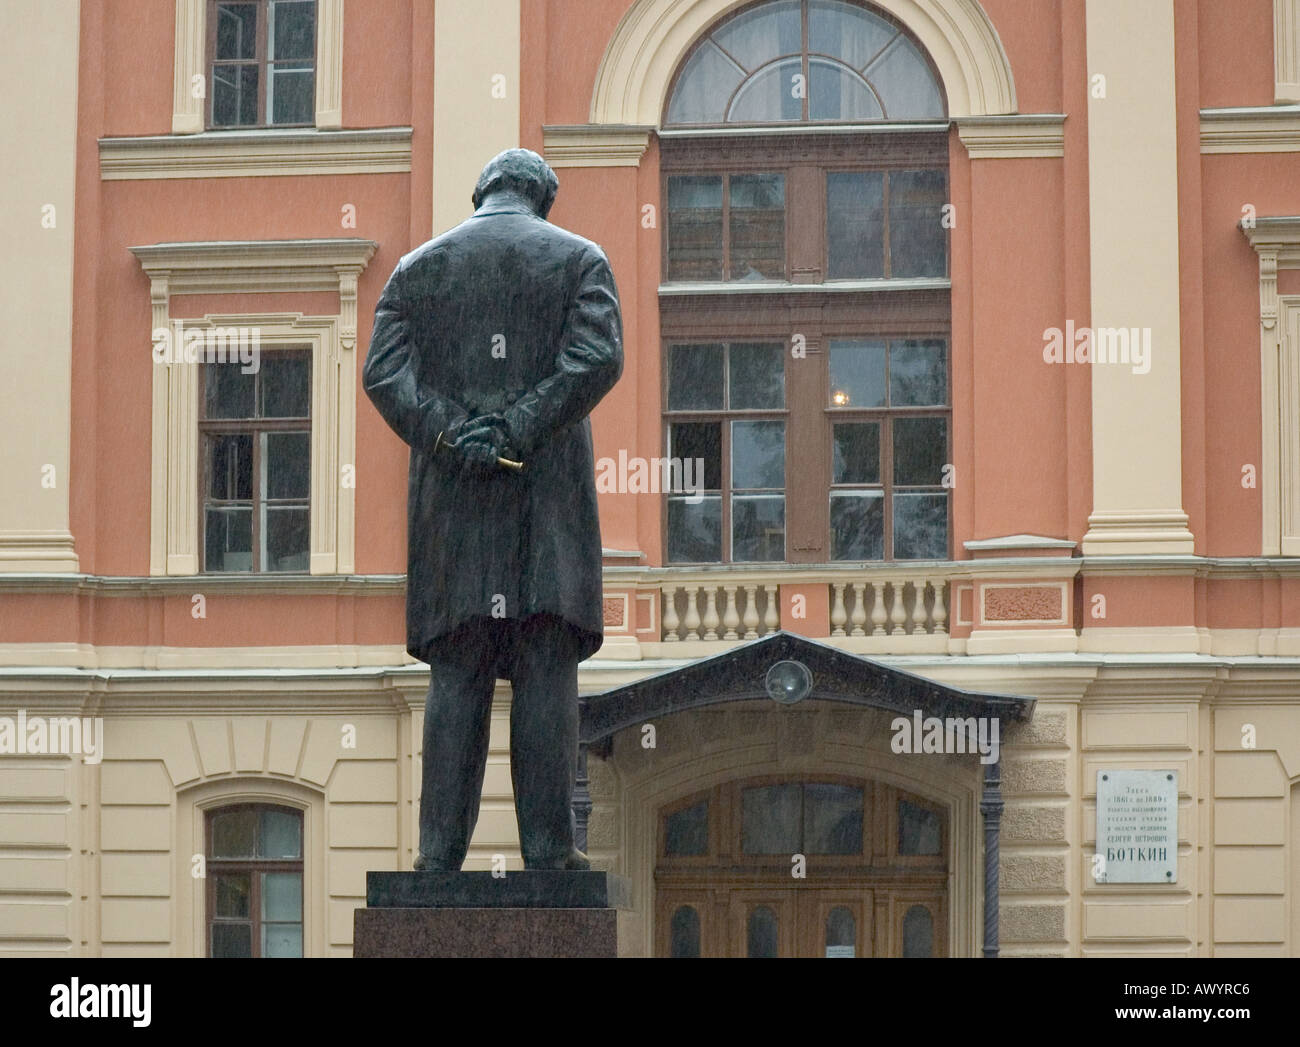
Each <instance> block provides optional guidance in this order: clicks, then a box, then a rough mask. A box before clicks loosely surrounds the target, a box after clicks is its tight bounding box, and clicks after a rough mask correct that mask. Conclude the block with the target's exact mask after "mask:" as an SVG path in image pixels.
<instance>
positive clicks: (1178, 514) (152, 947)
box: [0, 0, 1300, 956]
mask: <svg viewBox="0 0 1300 1047" xmlns="http://www.w3.org/2000/svg"><path fill="white" fill-rule="evenodd" d="M10 6H11V11H10V12H9V13H10V18H9V19H8V20H7V21H8V23H9V25H8V31H7V32H6V34H5V37H4V39H3V41H0V50H2V51H3V55H4V58H5V61H4V63H3V64H2V65H0V68H3V69H4V70H5V71H4V73H3V74H2V75H3V76H4V77H5V78H6V80H7V82H8V85H9V88H10V90H9V92H8V94H9V96H10V97H11V98H17V99H21V100H22V103H23V104H20V105H9V106H6V107H5V111H4V114H3V116H0V127H3V139H4V154H5V157H6V167H5V176H4V178H5V187H6V190H7V191H6V193H5V201H6V207H7V208H9V209H10V211H11V215H10V220H9V221H8V222H7V223H6V227H7V228H8V229H9V230H10V231H11V234H12V238H13V240H12V243H13V249H12V254H11V258H12V259H13V263H12V264H11V266H10V269H9V271H8V273H7V278H6V279H5V280H4V281H3V284H2V285H0V288H2V289H0V294H3V295H4V297H5V314H6V315H7V316H8V317H9V318H10V328H9V333H8V335H7V337H6V340H5V359H6V362H7V363H8V365H9V380H8V381H7V382H5V383H3V385H2V386H0V405H2V409H0V427H2V428H0V433H2V435H3V439H4V443H5V453H4V455H3V456H0V477H2V478H3V481H4V483H3V489H4V490H5V491H7V492H8V495H9V496H8V497H7V498H5V499H3V500H2V501H0V954H4V955H25V956H47V955H90V956H125V955H141V956H208V955H253V956H270V955H307V956H347V955H350V952H351V943H352V925H353V912H354V910H355V909H356V908H357V907H358V906H359V905H362V904H364V898H365V874H366V872H367V871H368V870H377V869H406V868H409V867H410V863H411V861H412V858H413V856H414V847H415V844H416V841H417V831H416V827H417V821H416V819H417V812H418V800H419V783H420V758H421V754H420V739H421V733H422V719H423V697H424V692H425V689H426V687H427V683H428V670H427V667H426V666H423V665H421V664H419V663H416V662H414V661H413V660H412V659H410V658H409V657H408V656H407V655H406V654H405V652H404V650H403V637H404V633H405V630H404V620H403V611H404V579H403V576H402V571H403V570H404V568H405V563H406V556H405V549H406V541H407V535H406V494H405V492H406V470H407V454H406V448H405V447H404V446H403V445H402V444H401V443H400V441H398V439H397V438H396V437H395V436H394V435H393V433H392V432H390V431H389V430H388V429H387V427H386V426H385V425H384V423H383V422H382V420H381V419H380V418H379V416H378V414H377V413H376V412H375V411H374V410H373V408H372V407H371V405H370V404H369V402H368V401H367V400H366V398H365V396H364V394H363V393H362V391H361V389H360V385H359V381H358V372H359V368H360V364H361V360H362V359H363V357H364V354H365V348H366V345H367V342H368V339H369V335H370V328H371V323H372V319H373V315H374V308H375V303H376V301H377V300H378V297H379V293H380V290H381V288H382V287H383V284H384V282H385V280H386V279H387V277H388V275H389V274H390V273H391V272H392V270H393V268H394V267H395V266H396V264H397V262H398V260H399V259H400V258H401V257H402V256H403V255H404V254H405V253H407V252H408V251H410V250H412V249H413V248H415V247H416V246H418V245H419V244H421V243H423V242H424V241H425V240H427V239H428V238H429V237H430V236H432V235H435V234H437V233H439V232H442V231H444V230H446V229H448V228H450V227H452V226H453V225H455V224H456V223H457V222H459V221H461V220H463V219H464V218H466V217H467V216H468V215H469V213H470V212H471V205H470V194H471V190H472V188H473V184H474V181H475V179H476V177H477V175H478V173H479V171H480V169H481V168H482V166H483V164H484V163H485V162H486V161H487V160H488V159H489V158H490V157H491V156H493V155H494V154H495V153H497V152H498V151H500V150H502V149H505V148H509V147H513V146H525V147H528V148H531V149H534V150H536V151H538V152H539V153H542V154H543V155H544V156H546V158H547V159H548V161H549V162H550V163H551V165H552V166H553V167H554V168H555V169H556V171H557V173H558V175H559V178H560V191H559V196H558V199H557V202H556V205H555V208H554V211H553V212H552V214H551V220H552V221H554V222H556V223H557V224H559V225H562V226H565V227H566V228H570V229H572V230H574V231H576V232H578V233H580V234H582V235H584V236H587V237H589V238H591V239H593V240H595V241H596V242H598V243H599V244H601V245H602V246H603V247H604V249H605V250H606V252H607V254H608V255H609V258H610V260H611V263H612V266H613V270H614V273H615V276H616V278H617V281H618V285H619V289H620V295H621V301H622V309H623V322H624V338H625V354H626V367H625V370H624V375H623V378H622V379H621V381H620V382H619V384H618V385H617V386H616V387H615V389H614V390H613V392H612V393H610V395H609V396H608V397H607V398H606V399H605V400H604V401H603V402H602V403H601V405H600V406H599V407H598V408H597V410H596V412H595V414H594V415H593V419H592V423H593V432H594V439H595V446H596V455H597V463H596V469H597V487H598V490H599V491H600V496H599V497H600V512H601V527H602V539H603V545H604V547H605V578H604V615H605V643H604V646H603V647H602V648H601V650H600V651H599V652H598V653H597V655H596V656H595V657H593V658H592V659H590V660H589V661H587V662H585V663H584V664H583V666H582V669H581V672H580V687H581V690H582V692H583V694H584V695H585V696H588V702H587V708H586V710H585V712H584V732H585V733H584V738H585V740H586V741H587V743H588V744H587V746H586V747H585V749H584V761H585V763H584V770H583V773H582V778H581V782H580V788H579V796H578V797H577V798H576V800H577V805H578V807H579V810H580V817H581V821H582V823H583V831H584V833H585V835H586V842H587V847H588V849H589V853H590V854H591V855H592V858H593V860H594V861H595V862H596V863H597V864H598V865H599V866H600V867H603V868H610V869H614V870H617V871H619V872H622V873H624V874H625V875H627V876H628V877H629V878H630V880H631V884H632V892H633V903H634V907H633V909H632V910H630V911H629V912H627V913H625V914H624V916H623V917H622V922H621V938H622V941H621V949H622V951H624V952H625V953H627V954H628V955H692V954H702V955H747V954H752V955H768V954H781V955H787V954H788V955H818V956H823V955H838V956H844V955H858V956H860V955H891V956H904V955H908V956H911V955H930V954H934V955H947V956H976V955H980V954H981V951H982V950H983V949H984V948H985V946H986V944H987V942H988V941H989V938H988V930H989V928H988V926H987V925H988V923H989V918H990V917H992V916H994V915H996V919H993V920H992V921H991V922H992V925H993V930H994V939H993V940H995V941H997V942H998V944H999V946H1000V950H1001V954H1002V955H1044V956H1047V955H1050V956H1100V955H1135V954H1140V955H1146V956H1169V955H1179V956H1186V955H1194V956H1241V955H1261V956H1280V955H1296V954H1297V953H1300V792H1297V789H1298V788H1300V0H1240V2H1234V3H1232V4H1222V3H1217V2H1214V0H871V2H866V0H862V2H859V0H745V2H736V0H582V2H578V0H475V2H473V3H471V2H468V0H465V2H461V0H366V2H361V0H131V2H130V3H111V4H110V3H107V2H104V0H80V2H77V0H44V2H40V0H20V2H17V3H14V4H11V5H10ZM765 642H766V643H769V644H772V645H775V644H782V645H785V646H783V647H782V648H781V649H782V650H786V651H787V653H789V652H791V651H793V652H795V653H794V654H793V655H791V656H790V657H789V658H787V659H786V660H793V661H797V662H802V663H804V664H811V665H812V670H813V677H814V678H815V679H814V683H813V687H812V691H811V694H810V696H809V697H808V698H807V700H806V701H801V702H797V703H795V704H785V703H782V702H779V701H775V702H774V701H772V700H770V699H769V698H767V697H764V696H763V695H762V694H761V693H758V692H755V690H754V688H753V687H748V688H747V687H739V688H734V687H733V688H731V689H730V690H728V689H726V688H725V687H724V686H723V682H724V678H726V677H727V676H728V674H731V675H733V676H734V675H735V674H736V673H737V672H740V670H741V668H744V671H746V672H750V673H751V675H752V674H753V673H754V672H757V671H758V669H759V668H761V666H759V665H758V663H757V662H755V661H754V658H755V657H757V655H754V654H753V653H752V652H755V651H760V650H763V651H766V650H769V649H770V650H773V651H774V650H776V649H777V648H776V647H775V646H772V647H770V648H763V647H762V645H763V644H764V643H765ZM746 645H749V646H746ZM747 652H751V653H747ZM819 674H820V675H819ZM836 674H839V675H838V676H837V675H836ZM840 677H842V679H843V681H847V682H843V684H842V686H839V685H837V686H838V690H837V689H836V687H832V686H830V685H829V684H828V682H827V681H828V679H830V678H836V679H838V678H840ZM854 681H856V682H854ZM863 681H869V682H870V684H871V685H870V687H867V686H866V684H865V683H864V682H863ZM499 686H500V689H499V691H498V695H497V705H496V706H495V707H494V714H493V736H492V755H491V757H490V760H489V766H488V773H487V780H486V783H485V786H484V798H483V805H482V813H481V815H480V820H479V825H478V829H477V831H476V833H475V837H474V840H473V844H472V847H471V854H470V859H469V861H468V863H467V866H466V867H467V868H474V869H489V868H494V867H501V866H504V867H505V868H507V869H517V868H520V867H521V865H522V863H521V860H520V857H519V854H518V849H517V838H516V831H515V822H514V812H513V803H512V800H511V789H510V779H509V759H508V736H507V730H508V721H509V688H508V686H507V685H505V684H501V685H499ZM864 688H865V689H864ZM916 694H923V695H929V696H931V697H925V698H917V699H915V701H914V700H913V698H912V697H911V696H913V695H916ZM971 694H977V695H983V696H984V698H982V699H980V700H981V701H985V702H993V701H994V698H992V697H989V696H999V695H1001V696H1017V697H1018V698H1020V699H1023V701H1022V702H1020V704H1017V705H1016V706H1015V708H1016V709H1017V710H1019V711H1020V712H1021V713H1023V715H1016V716H1008V717H1005V718H1003V719H1000V720H998V723H999V726H1000V728H1001V729H1002V734H1001V738H1000V744H1001V748H1000V759H999V760H998V761H997V762H996V763H988V762H983V761H982V759H981V756H979V755H972V754H971V753H969V752H966V753H952V752H948V753H933V752H925V751H916V752H907V751H899V745H898V738H899V732H900V728H899V726H898V724H897V717H898V716H899V715H900V714H901V713H902V711H903V710H910V709H912V708H915V709H916V710H917V711H918V715H919V714H920V713H925V712H928V711H933V710H935V709H939V708H941V707H944V705H943V703H944V702H945V701H949V700H953V701H955V700H957V699H956V698H954V696H961V695H968V696H969V695H971ZM602 696H603V697H602ZM945 696H946V697H945ZM972 701H974V699H972ZM620 703H621V704H620ZM909 703H910V704H909ZM927 703H928V704H927ZM993 707H994V706H993V705H987V706H979V708H986V709H991V708H993ZM970 708H971V709H976V706H974V705H972V706H971V707H970ZM999 708H1000V707H999ZM610 710H615V711H617V710H622V711H621V712H620V713H619V714H618V715H613V714H612V713H611V714H610V715H609V716H606V718H605V719H604V720H602V719H601V716H602V715H604V713H606V712H609V711H610ZM620 717H621V718H620ZM904 718H906V717H904ZM994 719H997V717H996V716H994ZM991 767H992V768H995V769H996V771H995V777H994V778H992V779H991V778H990V774H991V772H990V771H989V768H991ZM1142 770H1146V771H1160V772H1162V773H1164V774H1166V775H1168V776H1170V777H1168V778H1167V780H1168V781H1170V782H1173V783H1175V785H1174V786H1173V791H1174V795H1175V796H1176V808H1177V815H1176V820H1175V821H1176V824H1175V830H1176V836H1175V839H1176V848H1175V849H1176V855H1175V856H1173V857H1176V862H1173V861H1171V862H1170V865H1171V868H1170V870H1169V872H1168V876H1167V878H1166V879H1165V880H1163V881H1160V882H1144V883H1132V882H1115V880H1114V879H1113V878H1108V877H1107V876H1106V875H1104V872H1103V871H1102V870H1101V869H1100V868H1099V864H1098V861H1097V856H1098V854H1099V852H1100V851H1102V850H1105V843H1106V842H1107V841H1098V839H1097V835H1098V834H1097V831H1096V825H1097V789H1098V785H1099V782H1101V781H1102V777H1101V776H1103V775H1108V774H1110V773H1111V772H1118V771H1142ZM990 781H994V782H995V783H996V784H997V789H996V790H995V789H993V788H992V786H991V785H990ZM999 805H1000V806H999ZM999 812H1000V819H999V817H998V813H999ZM991 825H992V826H994V827H996V829H997V835H996V836H995V837H993V842H990V837H989V835H988V832H989V830H990V826H991ZM990 848H992V849H990ZM1166 857H1169V856H1166ZM799 858H802V859H803V860H804V866H803V868H799V863H798V861H797V859H799ZM990 858H991V861H987V860H986V859H990ZM993 885H996V888H997V890H996V892H995V893H994V894H992V895H990V892H989V888H990V886H993ZM990 897H993V898H996V900H997V908H996V913H994V910H992V909H991V908H990V902H989V899H990Z"/></svg>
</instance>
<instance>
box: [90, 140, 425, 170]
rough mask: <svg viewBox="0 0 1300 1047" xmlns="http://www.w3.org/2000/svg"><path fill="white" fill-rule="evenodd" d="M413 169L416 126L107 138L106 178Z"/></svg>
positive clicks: (102, 146) (102, 145)
mask: <svg viewBox="0 0 1300 1047" xmlns="http://www.w3.org/2000/svg"><path fill="white" fill-rule="evenodd" d="M410 169H411V129H410V128H409V127H380V128H367V129H364V130H353V131H320V130H317V129H316V128H311V127H308V128H291V129H285V130H274V129H271V130H256V131H205V132H203V133H201V134H190V135H150V136H148V137H144V138H101V139H100V140H99V174H100V178H102V179H103V180H104V181H110V182H111V181H123V180H132V179H151V178H249V177H266V176H275V175H339V174H392V173H400V172H405V171H410Z"/></svg>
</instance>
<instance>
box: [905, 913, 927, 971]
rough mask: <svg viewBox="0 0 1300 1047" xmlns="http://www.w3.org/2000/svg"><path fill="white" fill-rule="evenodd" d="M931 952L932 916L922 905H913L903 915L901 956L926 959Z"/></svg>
mask: <svg viewBox="0 0 1300 1047" xmlns="http://www.w3.org/2000/svg"><path fill="white" fill-rule="evenodd" d="M933 953H934V917H933V916H931V915H930V910H929V909H927V908H926V907H925V906H924V905H913V906H912V907H911V908H910V909H908V910H907V915H906V916H904V917H903V956H904V958H920V959H927V958H929V957H930V956H931V955H933Z"/></svg>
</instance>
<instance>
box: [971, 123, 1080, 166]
mask: <svg viewBox="0 0 1300 1047" xmlns="http://www.w3.org/2000/svg"><path fill="white" fill-rule="evenodd" d="M956 124H957V134H958V135H959V136H960V138H961V140H962V144H963V145H965V146H966V151H967V152H968V153H969V154H970V156H971V159H972V160H982V159H995V158H996V159H1006V158H1018V157H1035V156H1049V157H1051V156H1064V155H1065V117H1064V116H1063V115H1062V114H1060V113H1025V114H1020V115H1015V116H963V117H960V118H958V119H957V121H956Z"/></svg>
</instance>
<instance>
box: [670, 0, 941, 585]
mask: <svg viewBox="0 0 1300 1047" xmlns="http://www.w3.org/2000/svg"><path fill="white" fill-rule="evenodd" d="M891 121H892V122H894V126H892V127H889V128H877V127H874V126H869V125H872V124H874V123H886V122H891ZM899 121H905V122H906V123H907V126H900V125H899ZM780 123H787V124H792V123H802V124H804V125H805V126H804V127H802V128H798V129H796V128H791V127H784V128H773V127H771V126H767V125H771V124H780ZM833 123H839V124H841V125H843V124H845V123H854V124H858V125H860V126H857V127H846V126H839V127H830V126H825V125H829V124H833ZM738 124H739V125H748V126H744V127H738V126H736V125H738ZM664 125H665V126H664V130H663V132H662V135H661V153H660V161H661V169H662V172H663V184H662V200H663V209H664V222H663V233H662V237H663V286H662V288H661V296H660V329H661V332H662V335H663V338H664V370H665V375H666V383H665V397H664V424H665V442H666V444H667V447H668V449H669V454H670V455H671V456H685V455H688V454H689V455H698V456H699V457H701V458H703V459H704V462H705V468H704V481H705V484H704V490H703V491H702V492H701V493H697V494H696V496H695V497H686V496H685V495H684V494H683V493H682V492H681V491H678V490H676V489H674V490H672V491H671V492H670V493H669V494H668V495H667V496H666V504H665V510H666V511H665V553H666V556H665V559H666V562H668V563H717V562H735V563H740V562H780V561H787V562H795V563H808V564H814V563H829V562H835V561H839V562H846V561H849V562H852V561H862V562H865V561H872V560H876V561H881V560H884V561H888V560H929V559H940V560H942V559H947V558H948V556H949V555H951V551H950V540H951V539H950V527H949V518H950V515H951V507H950V505H949V501H950V499H949V489H950V488H951V487H952V481H953V475H952V470H951V469H950V468H949V463H950V461H951V458H952V455H951V451H950V446H951V440H952V435H951V432H950V429H951V420H952V408H951V393H950V388H949V386H950V380H949V356H950V335H951V327H952V318H951V304H950V296H949V287H948V273H949V265H948V253H949V250H948V241H949V228H950V226H951V224H952V223H951V222H950V221H949V217H950V215H949V211H948V208H947V203H948V199H947V198H948V191H949V186H948V127H947V121H946V103H945V100H944V96H943V91H942V88H941V85H940V83H939V80H938V77H937V76H936V75H935V73H934V69H933V67H932V65H931V64H930V61H929V59H928V58H927V57H926V56H925V55H924V54H923V53H922V51H921V50H920V48H919V47H918V45H917V44H916V43H915V41H913V40H912V39H910V38H909V36H908V35H907V34H906V33H905V32H904V31H903V30H902V28H901V27H900V26H899V25H898V24H897V23H896V22H895V21H894V20H893V19H892V18H891V17H890V16H889V15H887V14H885V13H884V12H881V11H878V10H876V9H874V8H873V7H871V6H870V5H869V4H866V3H859V2H853V0H764V2H760V3H756V4H751V5H748V6H746V7H743V8H741V9H739V10H738V11H736V12H735V13H733V14H732V15H729V16H728V17H726V18H724V19H722V20H721V21H719V22H718V23H717V25H715V26H714V27H713V28H712V29H710V30H709V31H708V32H707V33H705V34H704V35H703V36H702V37H701V38H700V39H699V41H698V42H697V43H696V45H695V47H694V48H693V50H692V51H691V53H690V55H689V56H688V57H687V59H686V61H685V62H684V63H683V65H682V68H681V69H680V71H679V72H678V74H677V77H676V79H675V80H674V83H673V87H672V89H671V90H670V92H669V100H668V104H667V107H666V109H665V113H664ZM683 125H685V126H683ZM818 125H822V126H818ZM713 128H716V130H713ZM760 393H761V395H760ZM756 397H757V398H756Z"/></svg>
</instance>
